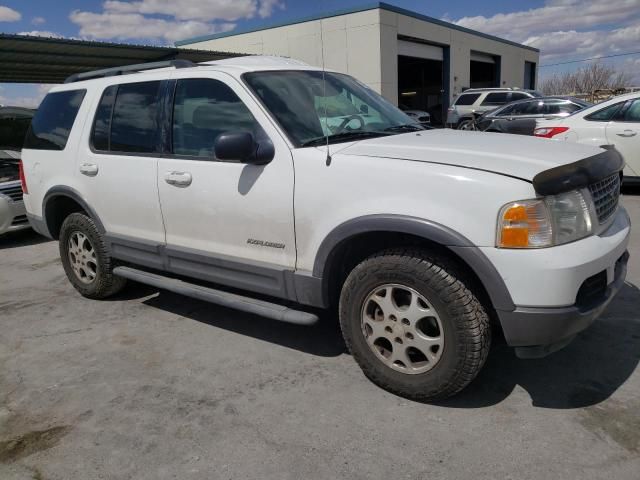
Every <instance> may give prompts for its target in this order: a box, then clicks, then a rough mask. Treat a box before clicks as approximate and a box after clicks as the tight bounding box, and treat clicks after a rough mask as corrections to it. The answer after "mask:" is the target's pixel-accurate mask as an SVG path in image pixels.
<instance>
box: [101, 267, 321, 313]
mask: <svg viewBox="0 0 640 480" xmlns="http://www.w3.org/2000/svg"><path fill="white" fill-rule="evenodd" d="M113 273H114V275H117V276H119V277H124V278H128V279H129V280H133V281H136V282H140V283H144V284H146V285H151V286H153V287H156V288H160V289H162V290H168V291H170V292H173V293H178V294H180V295H185V296H187V297H191V298H197V299H198V300H204V301H205V302H211V303H215V304H217V305H222V306H223V307H228V308H233V309H235V310H242V311H243V312H248V313H253V314H256V315H260V316H262V317H266V318H271V319H273V320H279V321H281V322H287V323H295V324H297V325H313V324H314V323H316V322H317V321H318V316H317V315H314V314H313V313H308V312H302V311H300V310H293V309H291V308H289V307H285V306H284V305H278V304H277V303H271V302H265V301H264V300H256V299H254V298H250V297H243V296H242V295H236V294H234V293H229V292H223V291H221V290H214V289H213V288H208V287H203V286H200V285H194V284H192V283H187V282H183V281H182V280H177V279H175V278H170V277H163V276H162V275H156V274H154V273H149V272H145V271H144V270H137V269H135V268H130V267H116V268H114V269H113Z"/></svg>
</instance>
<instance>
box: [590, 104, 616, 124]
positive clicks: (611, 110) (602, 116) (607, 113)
mask: <svg viewBox="0 0 640 480" xmlns="http://www.w3.org/2000/svg"><path fill="white" fill-rule="evenodd" d="M623 103H624V102H620V103H616V104H614V105H610V106H608V107H605V108H603V109H601V110H598V111H597V112H594V113H592V114H591V115H588V116H586V117H584V118H585V119H587V120H593V121H596V122H608V121H609V120H611V119H612V118H613V116H614V115H615V114H616V113H617V112H618V110H620V107H622V104H623Z"/></svg>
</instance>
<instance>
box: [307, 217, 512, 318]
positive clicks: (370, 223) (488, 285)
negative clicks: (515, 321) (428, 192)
mask: <svg viewBox="0 0 640 480" xmlns="http://www.w3.org/2000/svg"><path fill="white" fill-rule="evenodd" d="M367 232H395V233H407V234H411V235H415V236H417V237H421V238H424V239H426V240H429V241H431V242H434V243H437V244H439V245H441V246H443V247H445V248H447V249H449V250H450V251H452V252H453V253H454V254H455V255H457V256H458V257H459V258H460V259H461V260H462V261H463V262H465V263H466V264H467V266H468V267H469V268H470V269H471V270H472V271H473V272H474V273H475V274H476V276H477V277H478V278H479V279H480V282H482V285H483V286H484V288H485V290H486V291H487V294H488V295H489V298H490V299H491V302H492V304H493V307H494V308H495V309H496V310H504V311H513V310H514V309H515V305H514V303H513V300H512V298H511V295H510V294H509V290H508V289H507V286H506V285H505V283H504V280H503V279H502V277H501V276H500V274H499V273H498V271H497V270H496V268H495V267H494V266H493V264H492V263H491V262H490V261H489V259H488V258H487V257H486V255H484V254H483V253H482V251H481V250H480V249H479V248H478V247H477V246H475V245H474V244H473V243H472V242H471V241H470V240H469V239H468V238H466V237H465V236H463V235H461V234H460V233H458V232H456V231H454V230H452V229H450V228H448V227H446V226H444V225H441V224H439V223H437V222H432V221H429V220H425V219H422V218H418V217H412V216H407V215H387V214H377V215H366V216H363V217H357V218H354V219H352V220H348V221H346V222H344V223H342V224H340V225H338V226H337V227H336V228H334V229H333V230H332V231H331V232H330V233H329V234H328V235H327V236H326V237H325V239H324V240H323V241H322V243H321V244H320V248H319V249H318V253H317V254H316V258H315V261H314V265H313V277H315V278H320V279H323V298H324V299H325V301H326V299H327V296H328V278H324V277H325V271H326V268H327V266H328V265H330V264H331V262H332V259H333V258H332V257H333V256H334V255H335V253H336V251H337V247H339V246H340V244H342V243H343V242H345V241H347V240H348V239H350V238H352V237H354V236H356V235H359V234H362V233H367Z"/></svg>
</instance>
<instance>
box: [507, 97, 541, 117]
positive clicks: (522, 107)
mask: <svg viewBox="0 0 640 480" xmlns="http://www.w3.org/2000/svg"><path fill="white" fill-rule="evenodd" d="M541 109H542V102H539V101H537V100H534V101H532V102H521V103H516V104H515V105H514V109H513V115H537V114H539V113H540V112H541Z"/></svg>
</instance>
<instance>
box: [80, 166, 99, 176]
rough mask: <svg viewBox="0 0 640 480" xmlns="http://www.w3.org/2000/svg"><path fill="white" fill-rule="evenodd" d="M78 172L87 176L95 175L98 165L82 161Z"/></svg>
mask: <svg viewBox="0 0 640 480" xmlns="http://www.w3.org/2000/svg"><path fill="white" fill-rule="evenodd" d="M80 173H82V174H83V175H86V176H87V177H95V176H96V175H97V174H98V165H96V164H95V163H83V164H82V165H80Z"/></svg>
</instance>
